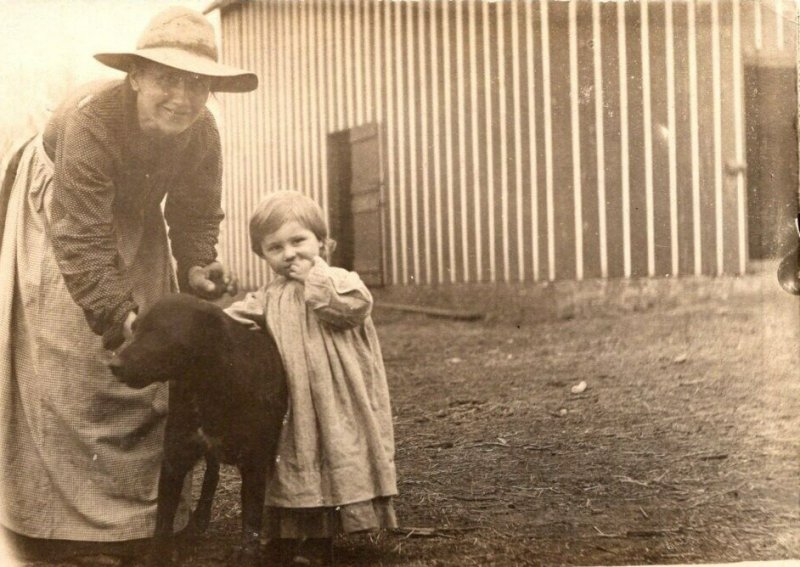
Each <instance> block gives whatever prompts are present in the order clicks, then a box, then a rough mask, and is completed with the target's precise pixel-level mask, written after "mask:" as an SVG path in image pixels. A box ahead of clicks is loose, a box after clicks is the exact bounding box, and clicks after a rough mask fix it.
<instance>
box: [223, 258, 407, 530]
mask: <svg viewBox="0 0 800 567" xmlns="http://www.w3.org/2000/svg"><path fill="white" fill-rule="evenodd" d="M371 308H372V296H371V294H370V293H369V291H368V290H367V288H366V286H365V285H364V283H363V282H362V281H361V279H360V278H359V277H358V275H357V274H356V273H354V272H348V271H346V270H343V269H341V268H334V267H331V266H329V265H328V264H327V263H326V262H325V261H324V260H322V259H321V258H317V259H315V261H314V266H313V267H312V269H311V271H310V272H309V274H308V278H307V280H306V282H305V284H303V283H302V282H299V281H295V280H291V279H287V278H284V277H280V276H279V277H277V278H276V279H275V280H274V281H272V282H271V283H270V284H268V285H267V286H266V287H264V288H263V289H261V290H259V291H258V292H256V293H252V294H248V296H246V297H245V298H244V299H243V300H242V301H239V302H237V303H234V304H233V305H232V306H230V307H229V308H228V309H227V310H226V311H227V313H228V314H229V315H230V316H232V317H234V318H235V319H237V320H239V321H241V322H245V323H248V324H251V325H254V323H255V324H257V325H258V327H262V328H263V326H264V322H265V321H266V326H267V328H268V329H269V331H270V332H271V333H272V335H273V336H274V338H275V341H276V342H277V344H278V348H279V350H280V352H281V356H282V357H283V361H284V365H285V366H286V371H287V375H288V380H289V384H288V385H289V411H288V412H287V415H286V419H285V421H284V427H283V431H282V434H281V439H280V444H279V449H278V451H279V455H278V457H277V460H276V469H275V474H274V476H273V479H272V482H271V484H270V486H269V487H268V491H267V502H266V504H267V506H268V507H270V508H271V510H270V518H269V521H270V525H271V526H272V529H271V530H270V531H272V535H273V536H279V537H292V538H294V537H329V536H330V535H332V533H333V532H335V531H339V530H342V531H345V532H354V531H361V530H365V529H373V528H381V527H395V526H396V519H395V516H394V511H393V508H392V505H391V500H390V499H389V498H388V497H390V496H393V495H395V494H397V483H396V478H395V466H394V436H393V428H392V415H391V408H390V402H389V390H388V386H387V382H386V372H385V370H384V366H383V358H382V356H381V351H380V345H379V343H378V337H377V334H376V332H375V327H374V325H373V322H372V319H371V318H370V311H371ZM254 326H255V325H254ZM334 512H338V514H337V513H334Z"/></svg>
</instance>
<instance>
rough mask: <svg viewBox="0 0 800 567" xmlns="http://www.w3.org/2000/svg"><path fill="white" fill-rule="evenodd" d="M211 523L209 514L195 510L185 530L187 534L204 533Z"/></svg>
mask: <svg viewBox="0 0 800 567" xmlns="http://www.w3.org/2000/svg"><path fill="white" fill-rule="evenodd" d="M209 524H211V514H202V513H198V512H197V511H195V512H194V513H193V514H192V517H191V518H190V519H189V524H188V525H187V526H186V531H187V533H189V534H204V533H206V530H208V526H209Z"/></svg>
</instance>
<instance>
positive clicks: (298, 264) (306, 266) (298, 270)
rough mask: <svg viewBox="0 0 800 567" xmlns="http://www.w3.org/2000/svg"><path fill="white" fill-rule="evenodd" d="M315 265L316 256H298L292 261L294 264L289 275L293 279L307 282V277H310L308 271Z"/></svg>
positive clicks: (290, 267)
mask: <svg viewBox="0 0 800 567" xmlns="http://www.w3.org/2000/svg"><path fill="white" fill-rule="evenodd" d="M313 267H314V258H306V257H304V256H298V257H297V258H295V259H294V260H293V261H292V265H291V266H289V277H290V278H292V279H293V280H297V281H299V282H303V283H305V281H306V278H308V272H310V271H311V268H313Z"/></svg>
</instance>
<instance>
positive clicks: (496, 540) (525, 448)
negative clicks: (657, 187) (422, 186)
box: [37, 284, 800, 567]
mask: <svg viewBox="0 0 800 567" xmlns="http://www.w3.org/2000/svg"><path fill="white" fill-rule="evenodd" d="M763 289H764V290H763V292H762V293H756V294H753V295H749V296H747V297H741V298H737V299H734V300H729V301H721V300H715V301H712V302H705V303H702V304H694V305H689V306H682V307H680V308H673V309H669V310H665V309H658V308H656V309H652V310H649V311H646V312H632V313H625V314H619V315H613V316H610V315H605V316H602V317H592V318H582V319H572V320H565V321H557V322H549V323H541V324H536V325H529V326H522V327H518V326H516V325H511V324H508V323H504V322H502V321H500V322H498V321H495V322H492V323H486V322H454V321H451V320H445V319H433V318H426V317H424V316H417V315H407V314H399V313H397V312H393V311H388V310H381V309H378V310H376V314H375V315H376V322H377V323H378V332H379V334H380V337H381V340H382V345H383V350H384V356H385V360H386V365H387V370H388V374H389V381H390V388H391V393H392V397H393V406H394V413H395V415H396V421H395V427H396V429H395V434H396V442H397V467H398V473H399V483H400V496H399V497H398V498H397V500H396V508H397V512H398V516H399V519H400V522H401V525H402V529H401V530H398V531H397V532H396V533H388V534H381V535H377V536H371V537H367V536H361V537H352V538H343V539H340V540H337V541H336V548H335V549H336V556H337V561H338V564H339V565H342V566H348V565H352V566H365V565H374V566H382V565H403V566H423V565H424V566H435V565H440V566H444V565H453V566H456V565H458V566H466V565H481V566H490V565H498V566H505V565H623V564H632V563H693V562H724V561H740V560H758V559H763V560H766V559H786V558H797V557H800V498H799V496H800V435H798V432H800V381H798V375H799V374H800V373H799V372H798V368H800V301H798V298H794V297H791V296H789V295H786V294H783V293H782V292H781V291H779V290H778V289H777V286H774V285H772V284H769V285H765V286H764V288H763ZM581 381H585V382H586V385H587V386H586V389H585V391H583V392H582V393H573V392H572V391H571V389H572V387H573V386H575V385H577V384H579V383H580V382H581ZM238 514H239V508H238V477H237V475H236V473H235V471H234V470H232V469H225V470H224V471H223V482H222V483H221V487H220V491H219V493H218V495H217V501H216V503H215V511H214V518H213V520H212V525H211V528H210V529H209V531H208V532H207V533H206V534H205V535H203V536H201V537H199V538H198V539H196V540H192V541H190V542H186V544H185V545H184V554H185V555H184V556H185V559H184V564H185V565H196V566H200V567H212V566H219V565H224V564H226V558H227V557H228V553H229V551H230V549H231V547H232V546H233V545H234V544H235V542H236V536H237V533H238V521H239V519H238ZM37 565H45V564H42V563H39V564H37Z"/></svg>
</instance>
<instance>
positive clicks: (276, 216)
mask: <svg viewBox="0 0 800 567" xmlns="http://www.w3.org/2000/svg"><path fill="white" fill-rule="evenodd" d="M291 221H295V222H297V223H299V224H300V225H302V226H303V227H304V228H306V229H308V230H310V231H311V232H313V233H314V236H316V237H317V240H319V241H320V242H321V243H322V244H323V245H324V246H325V250H326V251H327V252H328V253H330V252H332V248H333V246H334V245H335V243H334V242H333V241H332V240H331V239H329V238H328V225H327V224H326V223H325V215H324V214H323V213H322V209H321V208H320V206H319V205H318V204H317V203H316V201H314V200H313V199H312V198H310V197H307V196H306V195H303V194H302V193H300V192H299V191H276V192H275V193H271V194H270V195H268V196H267V197H266V198H265V199H264V200H263V201H261V202H260V203H259V204H258V206H257V207H256V210H255V211H254V212H253V214H252V215H251V216H250V248H252V250H253V252H255V253H256V254H257V255H258V256H259V257H261V258H263V257H264V253H263V252H262V250H261V242H262V241H263V240H264V237H265V236H267V235H268V234H272V233H273V232H275V231H276V230H278V229H279V228H280V227H281V226H283V225H284V224H286V223H287V222H291ZM327 259H328V258H326V260H327Z"/></svg>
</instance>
